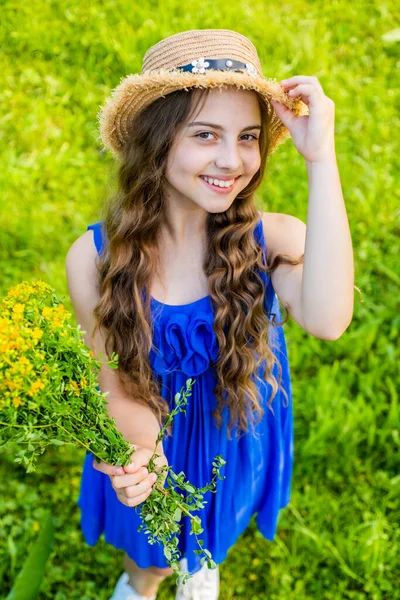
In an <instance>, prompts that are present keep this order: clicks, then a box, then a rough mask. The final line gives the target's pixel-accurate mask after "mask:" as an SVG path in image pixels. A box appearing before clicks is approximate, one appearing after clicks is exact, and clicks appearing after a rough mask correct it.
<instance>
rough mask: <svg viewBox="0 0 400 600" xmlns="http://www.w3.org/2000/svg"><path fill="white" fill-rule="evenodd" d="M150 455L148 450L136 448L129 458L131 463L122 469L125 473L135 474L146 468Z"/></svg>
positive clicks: (151, 453) (150, 452)
mask: <svg viewBox="0 0 400 600" xmlns="http://www.w3.org/2000/svg"><path fill="white" fill-rule="evenodd" d="M152 455H153V452H152V451H150V450H149V449H147V448H141V447H138V449H137V450H136V452H134V453H133V454H132V456H131V462H130V463H129V464H128V465H125V467H124V471H125V473H136V471H138V470H139V469H140V468H141V467H147V465H148V464H149V461H150V459H151V457H152Z"/></svg>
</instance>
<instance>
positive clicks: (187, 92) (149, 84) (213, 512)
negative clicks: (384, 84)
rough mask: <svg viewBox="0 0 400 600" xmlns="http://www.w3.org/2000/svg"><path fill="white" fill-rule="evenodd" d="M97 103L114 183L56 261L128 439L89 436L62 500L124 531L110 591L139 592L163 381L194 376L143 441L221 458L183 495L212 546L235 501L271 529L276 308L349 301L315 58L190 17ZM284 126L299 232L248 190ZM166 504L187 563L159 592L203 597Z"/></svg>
mask: <svg viewBox="0 0 400 600" xmlns="http://www.w3.org/2000/svg"><path fill="white" fill-rule="evenodd" d="M300 96H301V98H302V99H303V100H302V99H301V98H300ZM99 116H100V132H101V139H102V141H103V143H104V145H105V147H107V148H110V149H111V151H112V153H113V155H114V156H115V157H116V158H117V159H118V160H119V161H120V165H119V178H118V183H119V186H118V190H117V193H116V195H115V197H114V198H113V201H112V203H111V204H110V206H109V208H108V210H107V213H106V215H105V218H104V221H101V222H99V223H96V224H94V225H90V226H89V227H88V231H87V232H86V233H85V234H83V235H82V236H81V237H80V238H78V240H76V241H75V242H74V244H73V245H72V247H71V248H70V250H69V252H68V256H67V260H66V268H67V279H68V288H69V292H70V296H71V301H72V303H73V306H74V311H75V314H76V318H77V321H78V322H79V323H80V324H81V325H82V328H83V329H84V330H85V332H86V337H85V340H86V343H87V344H88V345H90V347H91V348H92V349H93V351H94V352H96V353H97V354H98V356H101V353H105V354H107V355H108V356H110V355H111V353H112V351H115V352H116V353H117V354H118V356H119V368H118V370H117V371H115V370H112V369H109V368H107V367H106V366H104V368H102V370H101V372H100V374H99V386H100V389H101V390H102V391H103V392H104V391H107V392H108V396H107V400H108V403H109V404H108V410H109V413H110V415H111V416H112V417H114V418H115V419H116V422H117V426H118V428H119V429H120V431H121V432H122V434H123V435H124V437H125V438H126V439H127V440H129V441H130V442H132V443H134V445H135V446H134V447H135V449H136V451H135V452H134V454H133V455H132V463H131V464H130V465H129V466H128V467H125V468H121V467H120V468H116V467H112V466H111V465H107V464H105V463H100V464H98V463H97V462H96V461H93V456H92V455H91V454H88V455H87V456H86V457H85V461H84V465H83V474H82V482H81V492H80V497H79V500H78V504H79V506H80V509H81V526H82V530H83V533H84V536H85V539H86V541H87V543H88V544H90V545H94V544H96V542H97V540H98V538H99V536H100V535H101V533H103V532H104V535H105V540H106V542H108V543H110V544H112V545H113V546H115V547H116V548H119V549H123V550H124V551H125V556H124V569H125V570H124V573H123V574H122V575H121V577H120V579H119V581H118V582H117V585H116V587H115V591H114V594H113V596H112V600H123V599H125V600H126V599H131V600H133V599H137V598H153V599H154V598H155V597H156V592H157V589H158V586H159V584H160V582H161V581H162V580H163V579H164V578H165V577H167V576H168V575H170V574H171V573H172V572H173V571H172V569H171V568H169V567H168V563H167V561H166V559H165V557H164V554H163V548H162V546H160V545H157V544H155V545H150V544H148V542H147V536H146V535H145V534H144V532H143V531H142V532H140V533H138V532H137V530H138V527H139V526H140V525H141V520H140V517H139V516H138V514H137V512H136V511H134V510H132V507H136V506H138V505H139V504H140V503H142V502H144V501H145V500H146V499H147V498H148V496H149V494H150V493H151V492H152V485H153V484H154V476H153V475H151V474H149V473H148V471H147V469H146V466H147V465H148V462H149V460H150V457H151V455H152V453H153V451H154V447H155V440H156V438H157V435H158V432H159V431H160V428H161V427H162V424H163V421H164V419H165V417H166V415H167V414H168V412H169V411H170V410H171V408H172V407H173V406H174V404H173V399H174V395H175V393H176V392H177V391H179V390H180V389H181V387H182V386H184V385H185V382H186V379H187V378H188V377H193V378H194V379H195V383H194V386H193V391H192V396H191V397H190V399H189V402H188V405H187V409H186V414H185V413H179V414H178V415H177V416H176V417H175V418H174V421H173V423H172V431H171V429H170V430H169V435H168V436H167V437H166V438H165V439H164V440H163V442H162V444H161V442H160V444H159V447H158V449H157V452H158V454H160V455H161V459H159V466H161V465H163V464H165V465H166V464H170V465H172V467H173V469H174V471H175V472H177V473H178V472H180V471H184V473H185V474H186V476H187V478H188V479H189V480H190V481H191V482H192V483H193V484H194V485H196V486H198V487H200V486H204V485H205V484H206V483H208V482H209V481H210V479H211V476H212V475H211V473H212V461H213V459H214V457H215V456H216V455H218V454H219V455H221V456H222V457H223V458H224V459H225V460H226V465H225V467H223V471H222V473H223V475H225V479H224V480H219V481H218V484H217V492H216V493H215V494H208V496H206V498H205V499H206V500H207V504H206V505H205V507H204V509H203V511H202V513H201V515H200V516H201V519H202V523H203V527H204V533H203V534H202V535H201V539H203V540H204V548H208V549H209V550H210V552H211V554H212V557H213V559H214V561H215V562H216V563H217V565H218V564H219V563H221V562H223V561H224V559H225V558H226V555H227V552H228V550H229V548H231V547H232V546H233V544H234V543H235V542H236V540H237V538H238V537H239V536H240V535H241V533H242V532H243V531H244V530H245V529H246V527H247V526H248V524H249V522H250V520H251V517H252V515H253V514H255V515H256V521H257V525H258V527H259V529H260V531H261V532H262V534H263V535H264V536H265V537H266V538H267V539H268V540H271V541H272V540H273V539H274V535H275V532H276V526H277V522H278V516H279V511H280V509H282V508H284V507H285V506H287V504H288V503H289V500H290V485H291V475H292V463H293V413H292V402H291V385H290V373H289V365H288V360H287V351H286V343H285V337H284V333H283V329H282V325H283V323H285V322H286V321H287V319H288V315H289V314H290V315H292V316H293V318H294V320H295V321H296V322H297V323H298V324H299V325H300V326H301V327H302V328H303V329H305V330H306V331H307V332H309V333H310V334H311V335H313V336H316V337H318V338H321V339H325V340H335V339H337V338H338V337H340V335H341V334H342V333H343V332H344V331H345V329H346V328H347V327H348V325H349V323H350V321H351V318H352V313H353V256H352V245H351V237H350V232H349V226H348V221H347V216H346V211H345V206H344V201H343V197H342V192H341V186H340V179H339V174H338V169H337V164H336V158H335V148H334V103H333V102H332V100H330V99H329V98H327V97H326V96H325V95H324V92H323V90H322V88H321V85H320V83H319V82H318V80H317V79H316V78H315V77H310V76H295V77H291V78H290V79H288V80H286V81H281V82H280V84H278V83H276V82H275V81H273V80H267V79H265V78H264V77H263V75H262V70H261V65H260V61H259V58H258V55H257V51H256V49H255V47H254V46H253V44H252V43H251V42H250V41H249V40H248V39H247V38H246V37H244V36H243V35H241V34H239V33H237V32H234V31H229V30H224V29H222V30H218V29H217V30H215V29H205V30H195V31H186V32H182V33H178V34H176V35H173V36H171V37H168V38H166V39H164V40H162V41H161V42H159V43H158V44H156V45H155V46H153V47H152V48H150V49H149V50H148V52H147V53H146V55H145V57H144V63H143V69H142V74H141V75H130V76H128V77H127V78H125V80H123V81H122V82H121V84H120V85H119V86H118V87H117V88H116V89H115V90H114V93H113V94H112V96H111V97H110V98H109V99H108V100H107V103H106V105H105V106H104V107H103V109H102V111H101V112H100V115H99ZM290 136H291V137H292V140H293V143H294V145H295V147H296V149H297V150H298V152H299V153H300V154H301V155H302V156H303V157H304V159H305V161H306V165H307V171H308V178H309V205H308V216H307V235H306V226H305V224H304V223H303V222H302V221H300V220H299V219H297V218H295V217H292V216H290V215H286V214H277V213H271V212H259V211H258V210H257V208H256V204H255V192H256V190H257V188H258V187H259V185H260V184H261V182H262V179H263V174H264V170H265V167H266V160H267V157H268V156H269V155H270V154H271V153H272V152H273V151H274V150H276V148H277V147H278V145H279V144H281V143H282V142H283V141H284V140H286V139H287V138H288V137H290ZM278 298H279V301H280V303H281V304H282V306H284V308H285V310H286V311H287V314H286V316H285V319H284V320H283V321H281V320H280V319H281V315H280V309H279V303H278ZM182 524H183V525H182V532H181V536H180V539H179V550H180V551H181V553H182V557H183V558H182V568H184V569H186V570H187V572H189V573H190V574H191V575H193V577H192V578H191V579H189V580H188V581H187V583H186V584H185V585H182V583H181V582H179V583H178V589H177V595H176V599H183V598H192V600H194V599H197V600H201V599H203V600H206V599H207V600H214V599H217V598H218V593H219V570H218V567H217V568H216V569H208V568H207V564H206V563H205V565H204V567H203V568H202V565H201V563H200V558H201V557H200V556H198V555H196V554H194V552H193V550H195V549H197V548H198V546H197V544H196V540H195V539H194V536H191V535H190V524H188V523H185V521H183V522H182Z"/></svg>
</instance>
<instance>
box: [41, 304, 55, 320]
mask: <svg viewBox="0 0 400 600" xmlns="http://www.w3.org/2000/svg"><path fill="white" fill-rule="evenodd" d="M42 315H43V317H44V318H45V319H50V317H51V316H52V315H53V309H52V308H49V307H48V306H45V307H44V309H43V310H42Z"/></svg>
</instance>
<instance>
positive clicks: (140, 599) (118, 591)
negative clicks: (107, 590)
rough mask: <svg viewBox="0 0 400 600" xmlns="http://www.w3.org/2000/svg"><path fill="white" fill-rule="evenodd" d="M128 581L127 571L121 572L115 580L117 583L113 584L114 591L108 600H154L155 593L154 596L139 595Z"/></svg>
mask: <svg viewBox="0 0 400 600" xmlns="http://www.w3.org/2000/svg"><path fill="white" fill-rule="evenodd" d="M128 581H129V575H128V573H126V572H124V573H122V575H121V577H120V578H119V579H118V581H117V585H116V586H115V589H114V593H113V595H112V596H111V598H110V600H156V595H157V594H154V596H151V597H150V598H149V597H148V596H140V594H138V593H137V592H136V590H134V589H133V587H132V586H131V585H130V584H129V583H128Z"/></svg>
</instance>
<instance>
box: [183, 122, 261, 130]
mask: <svg viewBox="0 0 400 600" xmlns="http://www.w3.org/2000/svg"><path fill="white" fill-rule="evenodd" d="M197 125H206V126H207V127H213V128H214V129H220V130H223V129H224V128H223V127H221V125H216V124H215V123H205V122H204V121H195V122H193V123H189V125H188V127H195V126H197ZM250 129H261V125H249V127H245V128H244V129H242V131H250Z"/></svg>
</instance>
